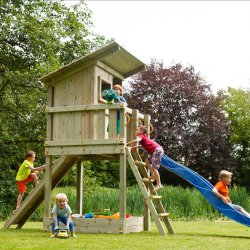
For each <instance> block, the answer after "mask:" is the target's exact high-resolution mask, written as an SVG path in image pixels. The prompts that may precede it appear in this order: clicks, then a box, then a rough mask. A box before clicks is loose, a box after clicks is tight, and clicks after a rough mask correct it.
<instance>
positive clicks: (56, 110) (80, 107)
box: [46, 104, 124, 113]
mask: <svg viewBox="0 0 250 250" xmlns="http://www.w3.org/2000/svg"><path fill="white" fill-rule="evenodd" d="M103 109H124V107H123V106H121V105H120V104H89V105H75V106H58V107H47V109H46V112H47V113H61V112H79V111H90V110H95V111H99V110H103Z"/></svg>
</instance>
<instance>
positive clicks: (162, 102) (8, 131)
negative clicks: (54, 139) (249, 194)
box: [0, 0, 250, 218]
mask: <svg viewBox="0 0 250 250" xmlns="http://www.w3.org/2000/svg"><path fill="white" fill-rule="evenodd" d="M0 20H1V25H0V168H1V175H0V206H1V207H0V214H1V217H2V218H5V217H6V216H8V215H9V214H10V213H11V212H12V209H13V208H14V207H15V200H16V196H17V190H16V185H15V175H16V172H17V169H18V167H19V166H20V164H21V163H22V161H23V160H24V155H25V152H26V151H28V150H30V149H32V150H35V151H36V152H37V161H36V165H40V164H42V163H43V162H44V141H45V133H46V116H45V106H46V96H47V92H46V88H45V87H44V86H43V85H42V84H41V82H40V81H39V78H40V77H41V76H43V75H45V74H47V73H49V72H51V71H53V70H56V69H58V68H59V67H61V66H63V65H65V64H68V63H70V62H72V61H73V60H75V59H77V58H79V57H82V56H84V55H85V54H87V53H89V52H91V51H93V50H95V49H97V48H99V47H100V46H103V45H105V44H106V43H108V42H109V40H107V39H105V37H103V36H100V35H98V34H95V33H93V32H92V28H93V24H92V21H91V11H90V10H89V9H88V8H87V6H86V5H85V3H84V1H79V3H78V4H77V5H75V6H72V7H66V6H65V5H64V4H63V1H61V0H47V1H36V0H29V1H28V0H2V1H1V2H0ZM126 99H127V101H128V103H129V107H131V108H138V109H139V110H140V111H141V112H142V113H145V114H150V115H151V116H152V123H153V126H154V127H155V128H156V133H155V135H154V138H155V139H156V140H157V141H158V142H159V143H160V144H161V145H163V147H164V149H165V152H166V153H167V154H168V155H169V156H170V157H171V158H173V159H174V160H176V161H179V162H181V163H183V164H185V165H187V166H188V167H190V168H192V169H194V170H195V171H197V172H199V173H200V174H201V175H202V176H204V177H205V178H208V179H209V180H210V181H211V182H212V183H215V182H216V181H217V176H218V171H219V170H220V169H222V168H226V169H229V170H231V171H233V172H234V176H235V178H234V184H235V186H237V185H238V186H243V187H246V188H247V190H249V189H250V179H249V178H250V177H249V168H250V146H249V143H250V102H249V100H250V91H249V90H243V89H228V91H224V92H219V93H218V94H217V95H214V94H213V93H212V92H211V90H210V87H209V84H208V83H206V81H205V80H204V79H203V78H202V77H201V76H200V74H199V73H197V72H196V71H195V69H194V67H192V66H189V67H184V66H183V65H181V64H175V65H172V66H169V67H165V66H164V64H163V63H162V62H158V61H156V60H152V61H151V63H150V65H149V66H148V68H147V70H145V71H144V72H141V73H140V74H138V75H136V76H134V77H133V78H132V80H131V81H130V84H129V90H128V91H127V95H126ZM163 114H164V115H163ZM75 176H76V169H75V168H72V169H71V170H70V172H69V173H68V175H67V176H66V177H65V178H64V180H63V181H62V183H61V184H60V185H61V186H62V187H63V188H65V186H69V185H75V181H76V178H75ZM161 176H162V180H163V182H165V183H167V184H171V185H182V186H185V187H186V186H188V184H187V183H185V182H184V181H182V180H181V179H179V178H178V177H176V176H174V175H172V174H171V173H168V172H166V171H165V170H161ZM84 182H85V188H86V189H85V193H86V197H89V198H90V199H91V197H93V195H94V194H95V189H96V188H97V186H99V185H102V186H105V187H110V188H117V187H118V185H119V183H118V182H119V164H118V163H117V162H86V163H85V177H84ZM134 183H135V179H134V177H133V175H132V173H131V171H130V170H129V168H128V184H129V185H132V184H134ZM31 188H32V186H29V190H30V189H31ZM170 190H171V189H170ZM239 190H241V189H239ZM243 191H244V190H243ZM112 192H113V191H112ZM129 192H130V191H129ZM179 194H180V197H181V191H179ZM129 195H130V194H129ZM164 195H165V194H164ZM166 195H167V196H168V195H169V194H166ZM100 199H101V198H100ZM131 199H132V201H133V200H135V199H139V198H138V197H137V196H135V195H131ZM175 199H177V198H175ZM181 199H182V198H181ZM183 199H184V198H183ZM93 202H94V201H93V200H92V203H91V202H90V203H91V204H92V206H95V205H94V203H93ZM85 203H86V204H87V201H85ZM96 206H97V207H98V206H100V205H96ZM131 206H133V205H132V204H131ZM187 206H188V205H187ZM89 209H90V208H89ZM131 209H132V208H131ZM133 209H135V207H133ZM133 209H132V210H131V211H133ZM178 209H179V208H178ZM138 211H139V210H138ZM38 213H39V211H38ZM34 216H35V218H37V216H36V215H34ZM188 216H189V215H188ZM38 217H39V216H38ZM189 217H190V216H189ZM190 218H191V217H190Z"/></svg>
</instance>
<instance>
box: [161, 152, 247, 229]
mask: <svg viewBox="0 0 250 250" xmlns="http://www.w3.org/2000/svg"><path fill="white" fill-rule="evenodd" d="M161 164H162V166H163V167H164V168H166V169H167V170H169V171H171V172H173V173H174V174H176V175H178V176H179V177H181V178H183V179H184V180H186V181H187V182H189V183H190V184H192V185H193V186H194V187H195V188H197V189H198V190H199V191H200V192H201V193H202V194H203V195H204V197H205V198H206V199H207V200H208V201H209V203H210V204H211V205H212V206H213V207H214V208H216V209H217V210H218V211H220V212H221V213H222V214H224V215H225V216H227V217H229V218H230V219H232V220H235V221H237V222H239V223H241V224H243V225H245V226H248V227H249V226H250V218H248V217H247V216H245V215H243V214H242V213H241V212H239V211H238V210H236V209H234V208H233V207H231V206H230V204H225V203H224V202H223V201H222V200H221V199H220V198H218V197H216V196H215V195H214V194H213V193H212V189H213V188H214V186H213V185H212V184H211V183H210V182H209V181H207V180H206V179H205V178H203V177H202V176H200V175H199V174H197V173H196V172H194V171H193V170H191V169H189V168H187V167H185V166H183V165H181V164H179V163H177V162H175V161H174V160H172V159H171V158H169V157H168V156H167V155H164V156H163V157H162V159H161Z"/></svg>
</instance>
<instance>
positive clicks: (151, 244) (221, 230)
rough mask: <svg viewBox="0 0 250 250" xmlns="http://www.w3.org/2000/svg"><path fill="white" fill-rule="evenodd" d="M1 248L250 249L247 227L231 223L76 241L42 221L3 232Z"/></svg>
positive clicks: (176, 225)
mask: <svg viewBox="0 0 250 250" xmlns="http://www.w3.org/2000/svg"><path fill="white" fill-rule="evenodd" d="M3 225H4V222H0V227H1V229H0V249H4V250H8V249H36V250H38V249H45V250H49V249H53V250H57V249H59V250H63V249H73V250H77V249H100V250H101V249H105V250H106V249H107V250H110V249H128V250H130V249H216V250H217V249H244V250H247V249H250V228H248V227H245V226H242V225H240V224H237V223H235V222H233V221H211V222H210V221H209V222H207V221H206V222H205V221H192V222H184V221H173V222H172V225H173V228H174V230H175V233H176V234H175V235H168V236H167V237H164V236H161V235H160V234H159V233H158V231H157V228H156V226H155V225H154V224H153V223H152V230H151V231H150V232H142V233H131V234H127V235H122V234H120V235H111V234H81V233H77V235H78V238H69V239H66V240H65V239H56V238H50V237H49V236H50V233H49V232H44V231H43V230H42V223H41V222H28V223H26V224H25V225H24V227H23V228H22V229H21V230H17V229H15V228H11V229H9V230H3V229H2V227H3Z"/></svg>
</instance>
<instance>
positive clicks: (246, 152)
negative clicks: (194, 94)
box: [222, 88, 250, 190]
mask: <svg viewBox="0 0 250 250" xmlns="http://www.w3.org/2000/svg"><path fill="white" fill-rule="evenodd" d="M222 106H223V108H224V109H225V111H226V113H227V115H228V119H229V120H230V129H231V133H230V141H231V142H232V144H233V152H232V156H233V158H234V164H235V166H236V170H237V172H236V174H235V178H234V181H235V182H236V183H238V184H239V185H241V186H245V187H247V189H248V190H250V176H249V171H250V90H243V89H233V88H229V89H228V92H227V93H226V98H225V99H224V102H223V103H222Z"/></svg>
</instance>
